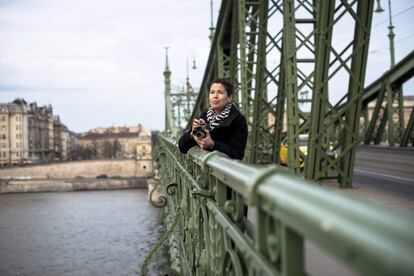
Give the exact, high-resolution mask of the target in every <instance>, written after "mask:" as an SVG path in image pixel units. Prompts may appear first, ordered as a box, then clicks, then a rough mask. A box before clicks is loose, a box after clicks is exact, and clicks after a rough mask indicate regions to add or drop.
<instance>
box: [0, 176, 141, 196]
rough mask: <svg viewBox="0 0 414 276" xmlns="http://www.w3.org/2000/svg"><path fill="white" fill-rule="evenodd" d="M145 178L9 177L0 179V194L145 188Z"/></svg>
mask: <svg viewBox="0 0 414 276" xmlns="http://www.w3.org/2000/svg"><path fill="white" fill-rule="evenodd" d="M147 180H148V178H147V177H131V178H119V179H112V178H106V179H97V178H81V179H76V178H72V179H19V180H15V179H10V180H2V181H0V194H8V193H34V192H69V191H88V190H117V189H147Z"/></svg>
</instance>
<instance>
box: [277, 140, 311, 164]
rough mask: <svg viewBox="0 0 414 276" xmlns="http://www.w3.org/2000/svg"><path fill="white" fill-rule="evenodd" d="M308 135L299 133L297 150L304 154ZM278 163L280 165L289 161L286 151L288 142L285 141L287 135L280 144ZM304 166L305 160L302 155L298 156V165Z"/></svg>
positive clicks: (306, 151) (306, 149)
mask: <svg viewBox="0 0 414 276" xmlns="http://www.w3.org/2000/svg"><path fill="white" fill-rule="evenodd" d="M308 138H309V136H308V135H307V134H305V135H299V150H300V151H301V152H302V153H303V154H304V155H305V156H306V155H307V154H308V141H309V139H308ZM280 163H281V164H282V165H286V166H287V164H288V163H289V152H288V143H287V137H285V139H283V142H282V144H281V145H280ZM304 166H305V160H304V159H303V157H300V158H299V167H300V168H301V169H303V167H304Z"/></svg>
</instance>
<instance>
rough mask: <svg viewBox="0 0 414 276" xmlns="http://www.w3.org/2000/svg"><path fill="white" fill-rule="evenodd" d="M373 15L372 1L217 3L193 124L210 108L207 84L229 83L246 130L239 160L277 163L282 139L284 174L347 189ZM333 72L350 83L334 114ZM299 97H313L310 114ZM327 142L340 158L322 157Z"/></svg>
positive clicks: (356, 139)
mask: <svg viewBox="0 0 414 276" xmlns="http://www.w3.org/2000/svg"><path fill="white" fill-rule="evenodd" d="M372 12H373V1H372V0H370V1H361V0H360V1H358V0H355V1H351V2H349V3H348V2H347V1H310V0H309V1H296V0H285V1H282V0H279V1H268V0H255V1H244V0H242V1H231V0H229V1H223V2H222V6H221V11H220V15H219V18H218V22H217V27H216V33H215V37H214V39H213V43H212V49H211V52H210V56H209V60H208V64H207V68H206V71H205V74H204V78H203V82H202V84H201V86H200V89H201V90H200V91H201V93H200V96H199V98H198V99H197V103H196V107H195V109H194V110H193V113H192V118H195V117H196V116H198V114H200V113H201V112H202V111H203V110H205V109H206V108H207V107H208V106H207V104H208V101H207V95H206V93H204V91H206V89H207V86H208V84H209V82H210V81H211V80H212V79H214V78H215V77H217V76H228V77H230V78H231V79H232V81H233V83H234V85H235V92H234V102H235V104H236V105H238V106H239V108H240V110H241V111H242V113H243V114H244V115H245V116H246V118H247V121H248V125H249V132H250V135H249V140H248V147H247V151H246V159H245V161H247V162H248V163H259V164H260V163H278V162H279V153H280V147H281V141H282V138H283V137H284V136H287V140H288V152H289V163H288V167H289V170H290V171H292V172H294V173H296V174H302V175H304V176H305V177H306V178H309V179H313V180H318V179H321V178H325V177H335V178H338V181H339V182H340V185H341V186H350V185H351V183H352V171H353V163H354V159H355V150H356V146H357V144H358V142H359V137H358V135H359V117H360V116H359V115H360V114H361V108H362V94H363V93H362V92H363V84H364V80H365V68H366V60H367V55H368V52H367V50H368V45H369V33H370V28H371V20H372ZM343 20H347V22H348V23H349V22H351V24H348V27H351V26H353V28H354V36H353V37H352V38H351V39H349V41H348V43H347V44H346V46H345V47H343V48H341V49H338V47H336V46H335V45H333V43H332V36H335V34H336V33H335V31H334V30H335V28H336V26H337V25H339V24H340V22H342V21H343ZM339 73H341V74H342V75H344V74H345V75H346V78H347V79H348V80H349V81H348V85H347V88H346V89H345V90H346V91H348V92H347V93H345V95H344V97H343V101H342V102H340V103H344V102H345V104H344V107H343V108H341V110H340V111H338V109H337V108H336V107H337V106H338V105H335V106H334V105H333V104H332V103H331V102H330V98H329V85H330V84H331V83H332V78H334V77H335V76H336V75H339ZM305 90H308V91H309V90H310V91H311V99H308V101H309V102H311V110H310V112H308V111H307V110H306V109H305V108H303V107H302V105H303V103H302V102H303V99H301V98H300V94H301V93H304V91H305ZM286 103H287V105H286ZM285 117H286V119H285ZM284 120H286V121H287V130H286V131H285V130H284V129H283V121H284ZM335 131H336V132H335ZM301 134H308V135H309V147H308V155H305V154H304V153H302V152H301V151H300V150H299V136H300V135H301ZM332 141H334V142H335V149H337V150H338V151H340V152H341V154H340V157H339V158H338V159H332V158H331V157H330V156H329V155H328V154H327V150H328V149H329V146H330V142H332ZM301 160H304V162H305V168H306V170H305V171H303V170H301V168H300V161H301Z"/></svg>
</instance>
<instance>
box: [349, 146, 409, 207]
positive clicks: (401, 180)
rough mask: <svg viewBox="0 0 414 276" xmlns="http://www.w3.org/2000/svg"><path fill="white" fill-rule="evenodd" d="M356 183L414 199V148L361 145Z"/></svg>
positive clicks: (357, 160)
mask: <svg viewBox="0 0 414 276" xmlns="http://www.w3.org/2000/svg"><path fill="white" fill-rule="evenodd" d="M354 186H355V187H366V188H370V189H374V190H378V191H381V192H385V193H388V194H391V195H395V196H398V197H402V198H407V199H411V200H414V149H412V148H390V147H374V146H371V147H366V146H365V147H360V148H359V149H358V152H357V158H356V163H355V168H354Z"/></svg>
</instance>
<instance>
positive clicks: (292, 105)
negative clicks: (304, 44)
mask: <svg viewBox="0 0 414 276" xmlns="http://www.w3.org/2000/svg"><path fill="white" fill-rule="evenodd" d="M283 43H284V44H283V66H284V70H285V79H284V81H285V83H284V88H285V93H286V99H287V124H288V126H287V128H288V130H287V140H288V158H289V162H288V166H289V170H290V171H291V172H293V173H295V174H299V173H300V168H299V141H298V140H299V106H298V98H297V95H298V86H297V67H296V35H295V3H294V1H293V0H286V1H283Z"/></svg>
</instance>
